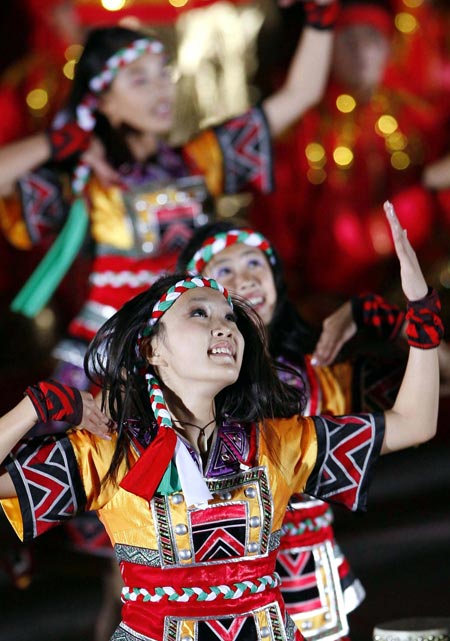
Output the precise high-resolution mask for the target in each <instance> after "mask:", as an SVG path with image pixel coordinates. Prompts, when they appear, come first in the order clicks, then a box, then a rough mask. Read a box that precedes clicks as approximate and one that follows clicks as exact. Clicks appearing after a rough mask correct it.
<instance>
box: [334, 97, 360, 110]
mask: <svg viewBox="0 0 450 641" xmlns="http://www.w3.org/2000/svg"><path fill="white" fill-rule="evenodd" d="M336 107H337V108H338V109H339V111H341V112H342V113H344V114H349V113H351V112H352V111H353V110H354V109H355V107H356V100H355V99H354V98H353V96H350V95H349V94H347V93H343V94H341V95H340V96H338V97H337V98H336Z"/></svg>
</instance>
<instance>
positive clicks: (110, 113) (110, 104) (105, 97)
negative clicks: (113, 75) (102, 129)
mask: <svg viewBox="0 0 450 641" xmlns="http://www.w3.org/2000/svg"><path fill="white" fill-rule="evenodd" d="M97 110H98V111H99V112H100V113H101V114H103V116H105V117H106V118H107V119H108V120H109V123H110V125H111V127H114V128H117V127H119V125H120V124H121V123H120V118H119V117H118V115H117V110H116V106H115V101H114V100H113V96H112V94H111V92H110V91H105V92H104V93H102V95H101V96H100V97H99V99H98V104H97Z"/></svg>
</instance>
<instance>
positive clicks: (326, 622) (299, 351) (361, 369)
mask: <svg viewBox="0 0 450 641" xmlns="http://www.w3.org/2000/svg"><path fill="white" fill-rule="evenodd" d="M178 268H179V269H180V270H184V271H189V272H190V273H194V274H201V275H202V276H206V277H210V278H214V279H215V280H217V281H219V282H220V283H221V284H222V285H223V286H224V287H226V288H227V289H228V291H230V292H232V294H235V295H239V296H241V297H243V298H244V299H245V300H246V301H247V303H249V304H250V305H251V306H252V307H253V309H255V310H256V311H257V312H258V313H259V315H260V317H261V318H262V320H263V322H264V324H265V326H266V329H267V331H268V333H267V339H268V344H269V350H270V353H271V355H272V357H274V358H275V359H276V360H277V361H278V362H279V363H282V364H284V365H288V366H289V367H290V368H291V370H290V371H286V370H283V369H281V370H280V372H279V374H280V376H281V378H282V379H283V380H284V381H285V382H286V383H288V384H290V385H293V386H294V387H297V388H298V389H300V390H302V391H303V393H304V394H305V396H306V398H307V405H306V408H305V414H307V415H311V414H312V415H317V414H321V413H325V414H327V413H331V414H343V413H347V412H350V411H355V410H356V411H381V410H384V409H387V407H388V403H389V400H391V402H392V400H393V399H394V398H395V394H396V392H397V390H398V386H399V384H400V380H401V376H402V374H403V368H404V363H397V364H396V367H390V368H389V371H388V372H386V369H385V368H382V367H380V366H379V364H378V365H374V366H371V367H367V363H364V364H363V363H362V361H361V362H358V364H357V366H356V367H353V365H351V364H350V362H344V363H339V364H336V365H334V366H332V367H323V366H321V365H318V364H317V363H322V362H328V361H329V360H330V357H331V356H333V355H334V353H335V350H336V340H335V334H336V332H335V331H332V330H331V329H330V328H329V327H327V329H328V331H327V332H324V333H323V334H322V336H321V339H320V341H319V343H317V337H316V336H315V334H314V332H313V331H312V330H311V328H309V327H308V325H307V324H306V323H305V322H304V321H303V320H302V318H301V317H300V316H299V314H298V312H297V311H296V309H295V307H294V305H293V304H292V303H291V302H290V301H289V300H288V297H287V288H286V283H285V281H284V279H283V273H282V266H281V263H280V260H279V257H278V255H277V252H276V251H275V250H274V248H273V247H272V246H271V244H270V243H269V241H268V240H267V239H266V238H265V237H264V236H262V235H261V234H259V233H258V232H256V231H255V230H253V229H249V228H244V227H240V228H239V227H236V226H235V225H233V224H232V223H230V222H227V221H222V222H217V223H212V224H210V225H206V226H205V227H203V228H202V229H200V230H199V231H197V232H196V234H195V235H194V236H193V238H192V239H191V241H190V242H189V243H188V245H187V246H186V247H185V249H184V250H183V251H182V253H181V255H180V259H179V261H178ZM352 309H353V316H354V317H356V322H355V320H354V318H352ZM348 316H350V318H348ZM339 319H340V320H339V321H335V320H334V321H333V322H334V323H335V324H336V323H338V325H339V327H340V328H341V329H343V332H342V334H344V335H347V336H348V338H349V337H350V336H351V334H352V332H353V331H354V328H356V326H357V325H358V326H359V327H360V328H365V329H367V330H372V333H374V334H376V335H377V336H379V337H382V338H390V339H392V338H394V337H395V336H396V335H397V334H398V333H399V332H400V330H401V327H402V324H403V322H404V313H403V312H402V311H401V310H400V309H399V308H397V307H394V306H390V305H388V304H387V303H386V302H384V301H383V300H382V299H381V297H378V296H374V295H366V296H360V297H355V298H354V299H353V300H352V304H351V305H350V303H349V304H346V305H345V306H343V307H342V308H341V311H340V313H339ZM351 325H353V327H351ZM340 338H341V337H339V339H340ZM339 342H341V341H339ZM316 343H317V345H316ZM313 352H314V354H313V356H312V357H311V354H312V353H313ZM369 365H370V364H369ZM378 370H383V371H378ZM375 377H377V380H379V385H378V386H376V387H375V386H374V385H373V383H374V380H375ZM366 378H368V379H370V382H371V385H370V386H369V385H368V386H367V388H366V386H365V380H366ZM381 381H383V385H380V384H381ZM378 388H380V389H382V395H381V394H380V395H379V396H378V397H377V395H376V393H375V392H374V389H378ZM332 521H333V513H332V510H331V508H330V506H329V505H327V504H326V503H324V502H322V501H319V500H317V499H313V498H312V497H308V496H305V495H301V496H299V495H297V496H294V497H292V499H291V501H290V504H289V509H288V511H287V513H286V518H285V521H284V523H283V528H282V538H281V547H280V551H279V554H278V558H277V571H278V573H279V574H280V576H281V577H282V581H283V583H282V586H281V590H282V593H283V597H284V600H285V602H286V607H287V610H288V612H289V614H290V615H291V617H292V618H293V620H294V621H295V623H296V624H297V626H298V627H299V628H300V630H301V631H302V632H303V635H304V636H305V637H306V638H318V639H319V638H320V639H329V640H330V641H331V640H333V639H338V638H340V637H342V636H344V635H346V634H348V632H349V627H348V621H347V614H348V613H349V612H351V611H352V610H353V609H355V608H356V607H357V606H358V605H359V603H361V601H362V600H363V598H364V589H363V587H362V585H361V584H360V582H359V581H358V580H357V579H356V578H355V577H354V575H353V573H352V571H351V569H350V566H349V564H348V562H347V561H346V559H345V557H344V556H343V554H342V552H341V551H340V549H339V547H338V546H337V545H336V542H335V539H334V532H333V528H332ZM324 568H325V570H324Z"/></svg>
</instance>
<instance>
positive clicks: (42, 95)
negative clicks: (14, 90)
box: [26, 89, 48, 111]
mask: <svg viewBox="0 0 450 641" xmlns="http://www.w3.org/2000/svg"><path fill="white" fill-rule="evenodd" d="M26 101H27V105H28V106H29V108H30V109H33V111H39V109H43V108H44V107H45V106H46V105H47V103H48V93H47V92H46V91H45V89H33V90H32V91H30V93H29V94H28V95H27V97H26Z"/></svg>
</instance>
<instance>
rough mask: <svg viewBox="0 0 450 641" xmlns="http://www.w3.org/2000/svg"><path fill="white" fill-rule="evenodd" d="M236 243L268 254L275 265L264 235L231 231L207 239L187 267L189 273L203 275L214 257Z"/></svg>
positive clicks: (255, 232)
mask: <svg viewBox="0 0 450 641" xmlns="http://www.w3.org/2000/svg"><path fill="white" fill-rule="evenodd" d="M235 243H241V244H243V245H249V246H250V247H255V248H256V249H260V250H261V251H262V252H264V253H265V254H266V256H267V258H268V259H269V262H270V264H271V265H274V264H275V255H274V253H273V249H272V246H271V244H270V243H269V241H268V240H267V238H265V237H264V236H263V235H262V234H260V233H259V232H257V231H254V230H253V229H231V230H230V231H225V232H219V233H218V234H215V235H214V236H210V237H209V238H207V239H206V240H205V241H204V243H203V244H202V246H201V247H200V249H198V250H197V251H196V252H195V254H194V255H193V257H192V258H191V260H190V261H189V263H188V265H187V269H188V271H189V272H193V273H196V274H201V273H202V271H203V270H204V268H205V267H206V265H207V264H208V263H209V261H210V260H211V259H212V258H213V256H215V255H216V254H218V253H220V252H221V251H223V250H224V249H226V248H227V247H230V246H231V245H234V244H235Z"/></svg>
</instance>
